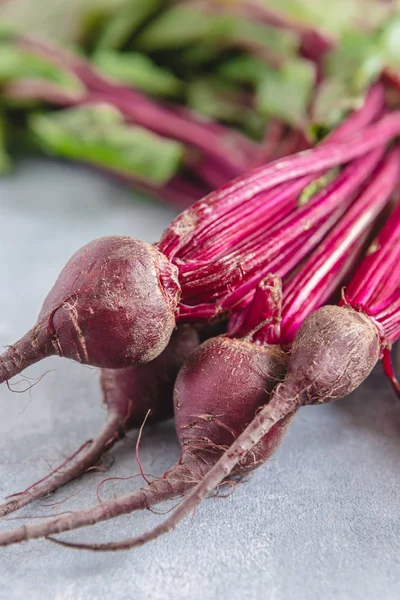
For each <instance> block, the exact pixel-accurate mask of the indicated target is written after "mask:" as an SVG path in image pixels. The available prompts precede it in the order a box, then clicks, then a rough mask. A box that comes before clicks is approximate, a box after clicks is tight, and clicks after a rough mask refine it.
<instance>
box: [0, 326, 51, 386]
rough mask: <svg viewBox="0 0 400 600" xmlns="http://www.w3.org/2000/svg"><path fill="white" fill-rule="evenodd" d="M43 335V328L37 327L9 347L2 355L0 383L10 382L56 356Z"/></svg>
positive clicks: (0, 358) (0, 357)
mask: <svg viewBox="0 0 400 600" xmlns="http://www.w3.org/2000/svg"><path fill="white" fill-rule="evenodd" d="M42 333H43V330H42V328H41V327H40V328H39V327H38V325H35V327H32V329H31V330H30V331H28V333H26V334H25V335H24V336H23V337H22V338H21V339H20V340H18V342H16V343H15V344H13V345H12V346H7V348H6V350H5V352H3V354H0V383H4V382H6V381H9V380H10V379H12V377H15V375H19V373H21V372H22V371H23V370H24V369H26V368H27V367H30V366H31V365H33V364H34V363H36V362H38V361H39V360H41V359H42V358H45V357H46V356H50V355H51V354H55V351H52V350H50V351H49V349H48V348H47V346H46V345H45V344H44V343H43V340H42V338H43V335H42Z"/></svg>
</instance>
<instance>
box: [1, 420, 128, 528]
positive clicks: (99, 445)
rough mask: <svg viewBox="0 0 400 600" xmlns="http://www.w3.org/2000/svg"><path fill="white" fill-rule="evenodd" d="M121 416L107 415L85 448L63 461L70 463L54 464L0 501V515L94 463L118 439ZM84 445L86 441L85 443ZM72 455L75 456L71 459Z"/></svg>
mask: <svg viewBox="0 0 400 600" xmlns="http://www.w3.org/2000/svg"><path fill="white" fill-rule="evenodd" d="M122 422H123V419H121V416H120V415H110V416H109V418H108V419H107V422H106V423H105V425H104V427H103V429H102V430H101V431H100V433H99V435H98V436H97V437H96V438H95V439H94V440H93V441H92V442H89V447H88V449H87V450H86V451H85V450H83V449H82V450H81V452H79V451H78V452H77V453H75V454H73V455H72V456H71V457H70V458H68V459H67V461H66V462H65V463H64V465H67V464H68V463H71V462H72V464H71V465H70V466H68V467H66V468H65V469H62V466H63V465H62V466H61V467H58V468H56V469H55V470H54V471H53V472H52V473H50V475H48V476H47V477H46V478H45V479H42V480H41V481H39V482H37V483H35V484H33V485H32V486H30V487H29V488H28V489H27V490H25V491H24V492H21V493H19V494H14V495H13V496H12V497H10V499H9V500H7V502H4V503H3V504H0V518H1V517H5V516H7V515H9V514H11V513H13V512H15V511H17V510H19V509H20V508H22V507H23V506H26V505H28V504H30V503H31V502H33V501H34V500H39V499H41V498H44V497H45V496H48V495H49V494H52V493H53V492H55V491H56V490H58V489H59V488H60V487H62V486H64V485H66V484H67V483H69V482H70V481H72V480H73V479H75V478H76V477H79V476H80V475H82V474H83V473H85V471H87V470H88V469H90V468H91V467H93V466H94V465H96V464H97V462H98V461H99V460H100V459H101V458H102V456H103V455H104V454H105V453H106V452H107V451H108V450H109V449H110V447H111V446H112V444H113V442H114V441H117V439H119V433H120V429H121V426H122ZM85 445H86V444H85ZM75 456H76V460H73V459H74V458H75Z"/></svg>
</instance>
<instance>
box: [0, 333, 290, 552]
mask: <svg viewBox="0 0 400 600" xmlns="http://www.w3.org/2000/svg"><path fill="white" fill-rule="evenodd" d="M286 365H287V357H286V355H285V354H284V353H283V352H282V351H281V350H280V348H279V347H273V346H257V345H255V344H251V343H249V342H248V341H246V340H244V339H230V338H226V337H220V338H215V339H212V340H208V341H207V342H205V343H203V344H202V345H201V346H199V348H198V349H197V350H195V351H194V352H192V353H191V354H190V356H189V358H188V360H187V361H186V362H185V365H184V367H183V368H182V369H181V371H180V372H179V375H178V377H177V380H176V384H175V394H174V407H175V419H176V426H177V433H178V437H179V441H180V444H181V448H182V456H181V460H180V461H179V462H178V463H177V464H175V465H174V466H173V467H172V468H171V469H170V470H169V471H168V472H167V473H165V474H164V476H162V477H161V478H159V479H157V480H155V481H153V482H152V483H151V484H150V485H148V486H146V487H144V488H141V489H140V490H137V491H135V492H133V493H132V494H129V495H126V496H122V497H120V498H115V499H112V500H108V501H106V502H102V503H101V504H99V505H98V506H94V507H93V508H90V509H88V510H82V511H76V512H74V513H68V514H61V515H59V516H56V517H52V518H50V519H47V520H46V521H42V522H41V523H33V524H29V525H26V526H24V527H20V528H17V529H14V530H11V531H8V532H4V533H0V545H8V544H13V543H17V542H20V541H23V540H28V539H31V538H39V537H44V536H48V535H51V534H55V533H61V532H63V531H69V530H71V529H77V528H79V527H84V526H86V525H93V524H95V523H98V522H100V521H104V520H107V519H112V518H114V517H117V516H119V515H123V514H127V513H130V512H133V511H135V510H143V509H145V508H148V507H150V506H153V505H155V504H158V503H160V502H163V501H165V500H168V499H171V498H175V497H178V496H181V495H183V494H185V493H187V492H188V491H190V490H191V489H192V488H193V487H195V486H196V484H198V483H199V482H201V481H202V479H203V477H205V476H207V473H208V472H209V471H210V469H211V468H212V467H213V466H214V465H215V464H216V462H217V461H218V459H219V458H220V457H221V455H223V453H224V451H225V450H226V448H227V447H229V446H230V444H231V443H232V441H233V440H234V439H235V437H237V436H238V435H239V434H240V433H241V432H242V431H243V429H244V428H245V426H246V424H247V423H249V422H251V421H252V419H253V418H254V416H255V414H256V413H257V411H258V410H259V409H260V408H261V407H262V406H263V405H265V404H266V403H267V402H268V399H269V395H270V392H271V391H272V389H273V388H274V386H275V384H276V383H277V382H279V381H281V380H282V378H283V377H284V373H285V370H286ZM294 414H295V411H293V412H292V413H291V414H290V415H285V418H284V419H282V420H281V421H280V422H279V423H276V425H275V427H274V428H273V429H271V431H269V432H268V434H267V435H266V436H265V437H264V438H263V439H262V440H260V442H259V443H258V444H257V447H256V448H254V449H252V451H251V452H250V453H248V455H246V456H243V457H242V460H241V462H240V464H238V465H237V468H236V469H235V471H234V474H236V475H237V474H242V473H245V472H247V471H249V470H251V469H253V468H255V467H257V466H258V465H259V464H261V463H262V462H265V461H266V460H267V459H268V458H269V457H270V456H271V455H272V454H273V452H274V451H275V450H276V448H277V446H278V445H279V443H280V442H281V441H282V438H283V436H284V434H285V432H286V430H287V428H288V426H289V423H290V421H291V419H292V417H293V415H294ZM60 543H61V542H60ZM62 543H64V542H62ZM74 547H81V548H85V547H89V548H90V549H92V550H119V549H124V548H129V547H130V540H126V541H124V542H122V543H121V542H117V543H110V544H103V545H90V546H85V545H83V544H75V545H74Z"/></svg>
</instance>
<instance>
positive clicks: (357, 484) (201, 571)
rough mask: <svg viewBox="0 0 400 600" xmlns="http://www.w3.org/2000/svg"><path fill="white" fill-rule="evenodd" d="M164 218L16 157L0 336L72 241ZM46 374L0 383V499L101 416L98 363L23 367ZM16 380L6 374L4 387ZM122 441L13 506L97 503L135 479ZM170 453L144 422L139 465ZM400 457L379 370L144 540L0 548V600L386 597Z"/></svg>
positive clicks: (173, 446) (36, 508) (91, 182)
mask: <svg viewBox="0 0 400 600" xmlns="http://www.w3.org/2000/svg"><path fill="white" fill-rule="evenodd" d="M172 216H173V211H172V210H171V209H168V208H166V207H161V206H159V205H157V204H152V203H150V202H147V201H146V202H145V201H143V200H140V199H138V198H134V197H133V196H132V194H131V193H130V192H129V191H128V190H126V189H124V188H122V187H119V186H118V185H116V184H113V183H110V182H109V181H108V180H106V179H104V178H103V177H101V176H99V175H97V174H93V173H90V172H88V171H85V170H82V169H79V168H75V167H72V166H66V165H59V164H57V163H52V162H46V163H44V162H40V161H37V162H36V161H31V162H26V163H24V164H22V165H20V166H19V168H18V170H17V172H16V174H14V175H13V176H10V177H9V178H7V179H3V180H1V181H0V223H1V239H0V281H1V285H0V307H1V313H0V345H4V344H7V343H10V342H12V341H14V340H15V338H17V337H19V336H20V335H21V334H22V333H23V332H24V331H25V330H26V329H28V328H29V327H30V326H31V325H32V323H33V322H34V320H35V317H36V314H37V312H38V310H39V308H40V305H41V302H42V300H43V298H44V296H45V294H46V292H47V290H48V289H49V287H50V286H51V285H52V283H53V281H54V279H55V277H56V275H57V273H58V271H59V270H60V268H61V267H62V266H63V264H64V262H65V261H66V260H67V259H68V258H69V256H70V255H71V254H72V252H74V251H75V250H76V249H77V248H78V247H79V246H81V245H82V244H84V243H85V242H87V241H89V240H91V239H92V238H94V237H97V236H102V235H106V234H115V233H119V234H129V235H133V236H137V237H141V238H142V239H145V240H147V241H153V240H155V239H157V238H158V236H159V234H160V232H161V231H162V229H163V227H164V226H165V225H166V224H167V223H168V222H169V220H170V219H171V217H172ZM43 373H46V375H45V377H44V378H43V379H42V380H41V381H40V382H39V383H38V384H37V385H36V386H35V387H33V388H32V389H31V390H30V391H29V392H27V393H25V394H16V393H12V392H11V391H9V390H8V389H7V387H6V386H1V387H0V450H1V453H0V496H5V495H6V494H10V493H12V492H15V491H19V490H21V489H23V488H24V487H26V486H27V485H28V484H29V483H31V482H33V481H34V480H36V479H38V478H40V477H42V476H44V475H45V474H46V473H47V472H48V469H49V465H56V464H57V463H58V461H60V460H61V459H62V458H63V457H65V456H67V455H68V453H70V452H72V451H73V450H74V449H76V448H77V447H78V446H79V445H80V444H81V443H82V442H83V441H84V440H85V439H87V438H89V437H91V436H92V435H93V434H94V433H95V432H96V431H97V429H98V428H99V427H100V426H101V424H102V423H103V419H104V410H103V408H102V406H101V401H100V392H99V388H98V381H97V373H96V370H95V369H90V368H84V367H81V366H79V365H77V364H74V363H72V362H68V361H64V360H61V359H56V358H54V359H49V360H46V361H45V362H42V363H40V364H38V365H36V366H34V367H31V368H30V369H29V371H28V373H27V374H29V375H30V376H31V377H38V376H40V375H41V374H43ZM26 383H27V382H26V381H25V382H24V381H23V380H22V378H17V381H16V382H13V386H14V388H16V389H22V388H23V386H24V385H26ZM134 444H135V435H134V434H132V435H131V436H130V438H129V439H128V440H126V441H125V442H123V443H121V444H119V446H118V447H116V448H115V449H114V450H113V452H112V458H113V459H114V462H113V464H112V465H110V469H109V471H108V472H107V474H102V473H93V474H90V475H87V476H85V477H84V478H82V479H80V480H78V481H76V482H74V483H72V484H70V485H69V486H68V487H67V488H64V489H63V490H61V491H59V492H58V493H57V494H56V495H55V496H53V497H52V498H48V499H46V501H43V502H40V503H36V504H34V505H33V506H31V507H29V508H27V509H25V510H24V511H23V513H21V514H23V515H29V516H31V517H33V516H35V517H37V516H39V515H51V514H55V513H56V512H61V511H66V510H71V509H74V508H81V507H86V506H90V505H91V504H93V503H95V502H96V501H97V500H96V495H95V491H96V486H97V485H98V484H99V482H100V481H101V480H102V479H103V478H104V477H111V476H115V477H128V476H131V475H137V473H138V468H137V465H136V462H135V457H134ZM178 454H179V448H178V444H177V441H176V438H175V434H174V427H173V423H172V422H169V423H166V424H164V425H162V426H158V427H155V428H149V429H147V430H146V429H145V431H144V436H143V441H142V444H141V459H142V462H143V465H144V469H145V471H146V472H148V473H152V474H155V475H157V474H160V473H162V472H163V470H164V469H165V468H167V467H168V466H169V465H170V464H171V463H172V462H173V461H174V460H175V459H176V458H177V456H178ZM399 455H400V405H399V404H398V403H397V402H396V401H395V399H394V396H393V394H392V392H391V389H390V388H389V386H388V384H387V383H386V381H385V380H384V379H383V377H382V375H381V373H380V371H379V369H378V370H377V372H376V373H374V375H373V377H371V378H370V380H369V382H368V384H366V385H364V386H362V388H361V389H359V390H358V391H357V392H356V393H354V394H353V395H352V396H351V397H349V398H347V399H346V400H343V401H341V402H338V403H336V404H335V405H331V406H323V407H307V408H304V409H302V410H301V412H300V414H299V415H298V417H297V419H296V420H295V422H294V423H293V425H292V427H291V429H290V431H289V433H288V435H287V438H286V440H285V442H284V444H283V446H282V447H281V448H280V449H279V451H278V452H277V454H276V456H275V457H274V459H273V460H271V461H270V462H269V464H267V465H265V466H264V467H262V468H260V469H259V470H258V472H256V473H255V474H254V475H253V476H251V477H250V478H249V480H248V482H246V483H244V484H242V485H239V486H238V487H237V489H236V490H235V492H234V493H233V494H232V495H231V496H230V497H228V498H225V499H214V500H208V501H206V502H205V503H204V504H203V505H202V506H201V507H200V508H199V509H198V511H197V512H196V514H195V516H194V517H193V518H191V519H187V520H186V521H185V522H183V523H182V524H181V525H180V526H179V528H178V529H177V530H176V531H175V532H174V533H172V534H170V535H169V536H164V537H163V538H161V539H159V540H158V541H156V542H155V543H153V544H150V545H148V546H145V547H143V548H141V549H139V550H137V551H131V552H125V553H114V554H100V555H99V554H91V553H88V552H77V551H72V550H67V549H63V548H60V547H56V546H54V545H52V544H50V543H48V542H46V541H33V542H30V543H28V544H23V545H21V546H18V547H11V548H7V549H1V559H0V582H1V584H0V598H1V599H3V598H4V599H7V600H16V599H21V598H28V599H30V600H39V599H40V600H48V599H54V600H89V599H97V598H98V599H103V598H104V599H106V598H113V599H114V600H128V599H129V600H147V599H151V600H184V599H187V598H191V599H192V600H200V599H204V600H214V599H215V600H217V599H218V600H225V599H226V600H228V599H229V600H242V599H243V598H249V599H256V600H258V599H260V600H261V599H264V598H266V599H268V600H319V599H323V600H375V599H378V598H385V600H398V598H399V597H400V564H399V560H400V559H399V533H400V531H399V529H400V527H399V521H400V519H399V502H398V489H399ZM139 485H140V479H139V478H138V477H137V478H134V479H130V480H123V481H114V482H108V483H106V484H105V485H104V486H103V487H102V490H101V493H102V496H103V497H104V498H110V497H112V495H113V494H120V493H122V492H126V491H128V490H131V489H134V488H135V487H138V486H139ZM62 501H65V502H62ZM55 503H57V504H55ZM161 518H162V517H160V516H157V515H153V514H151V513H148V512H146V513H138V514H136V515H133V516H127V517H123V518H120V519H118V520H114V521H112V522H109V523H106V524H101V525H97V526H96V527H91V528H88V529H85V530H80V531H77V532H74V533H70V534H68V536H66V537H69V538H71V539H74V540H86V541H89V540H114V539H118V538H121V537H124V536H127V535H132V534H135V533H137V532H139V531H143V530H145V529H147V528H148V527H150V526H152V525H153V524H155V523H157V522H159V521H160V519H161ZM23 522H25V521H21V520H13V521H5V520H4V521H3V522H2V523H1V524H0V526H1V528H2V529H4V528H6V527H10V526H15V525H19V524H21V523H23Z"/></svg>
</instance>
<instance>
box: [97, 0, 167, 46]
mask: <svg viewBox="0 0 400 600" xmlns="http://www.w3.org/2000/svg"><path fill="white" fill-rule="evenodd" d="M163 4H164V1H163V0H128V2H126V4H124V6H122V7H121V8H120V9H119V10H118V11H116V12H115V13H114V14H113V15H112V16H111V17H110V18H109V19H108V21H107V23H106V25H105V26H104V27H103V30H102V31H101V33H100V35H99V37H98V39H97V42H96V45H95V48H96V49H97V50H117V49H119V48H121V47H122V46H123V45H124V44H125V43H126V42H127V41H128V40H129V38H130V37H131V36H132V35H133V34H134V33H135V31H136V30H137V29H138V28H139V27H140V25H141V24H142V23H143V22H144V21H146V20H147V19H148V18H149V17H150V16H151V15H152V14H153V13H155V11H156V10H157V9H159V8H161V7H162V6H163Z"/></svg>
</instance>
